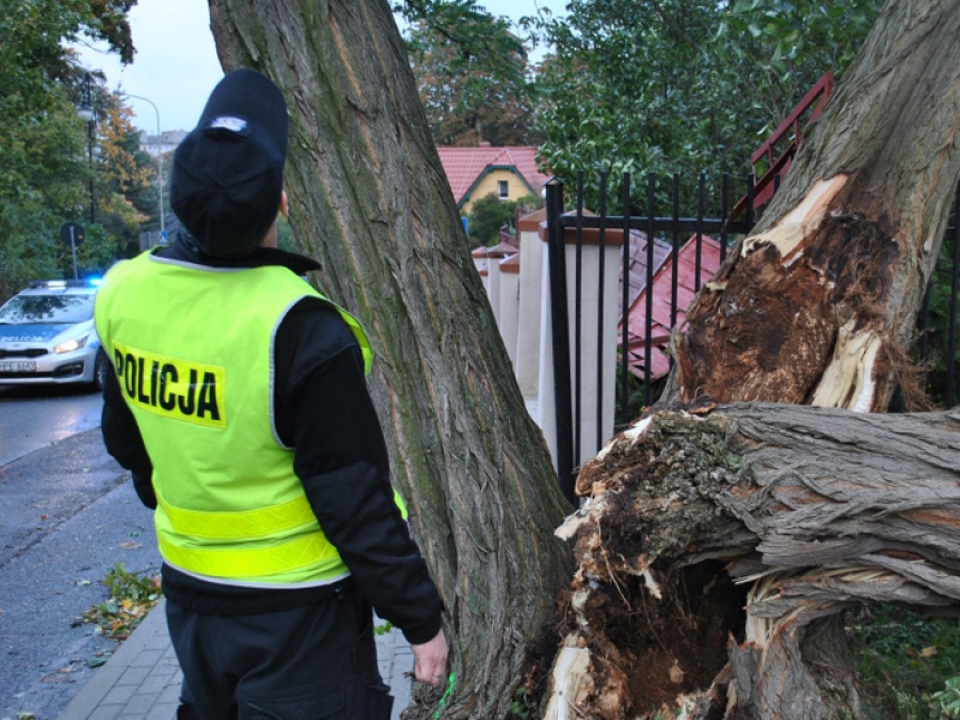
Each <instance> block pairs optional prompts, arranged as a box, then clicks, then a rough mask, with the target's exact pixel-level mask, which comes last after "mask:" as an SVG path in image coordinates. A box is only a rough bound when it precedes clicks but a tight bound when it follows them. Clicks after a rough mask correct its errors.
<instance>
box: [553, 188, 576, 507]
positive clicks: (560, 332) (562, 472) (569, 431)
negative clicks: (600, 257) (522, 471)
mask: <svg viewBox="0 0 960 720" xmlns="http://www.w3.org/2000/svg"><path fill="white" fill-rule="evenodd" d="M562 215H563V185H560V184H556V183H551V184H549V185H547V253H548V258H547V260H548V268H549V276H550V307H551V308H552V311H551V313H550V328H551V331H552V333H553V389H554V397H555V403H556V407H555V414H556V423H557V458H556V460H557V480H558V482H559V483H560V490H561V491H562V492H563V494H564V496H565V497H566V498H567V500H569V501H570V504H571V505H574V506H575V505H576V494H575V492H574V485H575V478H574V475H573V403H572V398H571V391H570V320H569V317H568V314H567V272H566V262H565V260H566V257H565V256H566V248H565V244H564V239H563V224H562V221H561V216H562Z"/></svg>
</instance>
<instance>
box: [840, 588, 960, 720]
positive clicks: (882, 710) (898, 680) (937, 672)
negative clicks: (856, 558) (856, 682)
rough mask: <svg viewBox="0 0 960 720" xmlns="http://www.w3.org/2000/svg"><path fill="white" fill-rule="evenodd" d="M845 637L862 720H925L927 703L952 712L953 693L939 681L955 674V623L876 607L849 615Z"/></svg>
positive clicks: (959, 637)
mask: <svg viewBox="0 0 960 720" xmlns="http://www.w3.org/2000/svg"><path fill="white" fill-rule="evenodd" d="M847 634H848V637H849V639H850V649H851V653H852V655H853V659H854V664H855V666H856V668H857V673H858V675H859V679H860V683H861V687H862V689H861V693H860V694H861V700H862V701H863V705H864V712H865V714H866V717H867V718H870V720H887V719H890V720H893V719H894V718H896V719H902V720H921V719H923V720H926V719H927V718H929V717H931V715H930V709H931V703H932V704H933V707H934V708H935V709H936V708H937V707H938V706H939V707H940V708H947V707H952V703H953V702H954V691H953V690H952V689H951V686H949V685H947V686H946V687H945V682H946V681H947V680H949V679H951V678H956V677H957V676H958V675H960V622H958V620H957V619H955V618H932V619H931V618H922V617H920V616H918V615H916V614H915V613H913V612H910V611H909V610H906V609H903V608H898V607H895V606H892V605H882V606H879V607H874V608H863V609H859V610H857V611H855V612H852V613H851V615H850V616H849V618H848V621H847ZM938 693H942V694H938ZM937 712H938V713H939V712H940V711H939V710H937ZM932 717H934V718H941V717H944V718H946V717H951V716H950V715H942V714H934V715H933V716H932Z"/></svg>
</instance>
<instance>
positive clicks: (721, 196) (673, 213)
mask: <svg viewBox="0 0 960 720" xmlns="http://www.w3.org/2000/svg"><path fill="white" fill-rule="evenodd" d="M617 180H619V181H620V187H619V193H617V195H618V197H616V198H614V199H613V202H611V197H610V195H611V193H610V188H609V183H610V178H609V177H608V176H607V174H605V173H601V174H600V178H599V192H596V193H595V194H594V201H596V202H597V203H598V207H597V208H596V210H597V214H596V215H592V214H590V213H588V212H587V211H586V209H585V207H584V176H583V173H580V174H579V175H578V178H577V188H576V191H575V193H574V195H573V204H574V209H573V210H572V211H569V212H564V188H563V186H562V185H560V184H556V183H553V184H550V185H548V186H547V196H546V210H547V233H548V239H547V242H548V247H549V265H548V272H549V283H550V292H551V301H550V305H551V321H550V322H551V329H552V332H553V345H554V347H553V351H554V358H553V367H554V394H555V398H556V424H557V444H556V451H557V458H556V460H557V467H558V477H559V480H560V485H561V488H562V489H563V491H564V493H565V494H566V495H567V497H568V498H569V499H570V500H571V501H573V499H574V491H573V484H574V480H575V466H576V465H577V463H578V459H577V458H576V457H575V454H576V453H579V452H580V448H582V447H583V445H582V444H581V442H582V440H583V438H581V423H580V417H581V414H582V410H583V402H584V398H585V397H586V398H587V399H588V400H592V401H595V402H596V403H597V404H598V407H597V413H596V415H597V418H598V427H597V438H596V448H595V449H594V452H596V451H599V450H600V448H601V447H602V444H603V442H605V441H606V439H607V438H602V437H601V433H600V424H601V422H602V421H601V419H602V418H603V417H607V418H608V419H609V413H612V414H614V416H615V417H616V418H618V419H619V422H620V423H624V422H629V421H630V420H632V419H633V418H632V417H631V409H632V408H633V410H634V411H635V410H636V409H638V408H639V407H640V406H642V405H649V404H650V403H651V402H653V401H655V400H656V393H657V392H659V388H658V384H657V378H656V377H654V376H653V371H652V365H653V362H652V357H653V354H654V353H655V352H656V349H655V347H654V340H655V339H656V338H655V337H654V319H653V316H654V310H653V308H654V302H655V301H656V300H658V298H655V292H654V290H655V286H654V276H655V274H656V272H657V270H658V269H659V268H658V267H657V262H656V260H655V252H656V249H657V246H658V243H659V245H660V247H661V249H662V251H663V252H665V253H666V255H667V256H668V257H669V258H670V264H669V266H670V268H671V269H670V273H671V277H670V293H669V300H668V301H669V304H670V320H669V329H672V328H673V327H675V326H676V324H677V317H678V313H680V312H683V311H684V310H685V307H681V306H680V304H679V302H678V295H679V289H680V287H679V282H680V272H679V267H680V263H679V253H680V249H681V245H682V244H683V243H684V242H685V241H686V240H687V239H688V238H692V239H691V240H690V243H692V247H693V253H694V263H695V271H694V272H693V278H694V287H693V288H692V289H693V291H694V292H696V291H698V290H699V289H700V282H701V274H702V260H703V252H704V237H707V236H709V237H710V238H713V239H714V240H716V241H717V242H718V244H719V256H720V257H719V259H720V263H722V262H723V260H724V258H725V256H726V253H727V252H728V250H729V248H730V246H731V244H732V242H733V240H734V238H735V236H737V235H741V234H744V233H748V232H749V231H750V229H751V228H752V227H753V225H754V222H755V208H754V187H753V180H752V178H747V179H745V180H744V179H739V178H731V177H730V176H723V177H722V178H720V183H719V188H715V189H713V192H711V193H708V188H707V182H706V177H705V176H703V175H701V176H700V177H699V178H698V179H697V182H696V183H694V184H692V185H691V184H686V185H685V186H684V188H685V190H686V193H687V195H688V196H692V197H693V200H694V202H695V204H696V207H697V210H696V212H695V213H687V214H682V213H681V208H680V205H681V200H680V198H681V196H682V193H681V183H680V178H679V177H678V176H677V175H674V176H672V178H668V180H667V182H666V183H665V182H663V180H662V179H659V178H658V177H657V176H655V175H654V174H648V175H646V176H645V182H644V183H642V184H641V187H640V188H639V189H640V190H641V191H642V192H640V193H634V192H633V189H632V187H631V176H630V175H629V174H625V175H623V177H622V178H617ZM737 190H739V191H740V192H737ZM741 193H742V196H741ZM638 196H639V197H642V198H644V199H643V200H642V201H641V202H639V203H638V202H637V200H636V198H637V197H638ZM665 196H666V197H665ZM738 200H739V202H738ZM608 204H610V205H615V204H617V205H619V210H620V212H619V214H610V213H608V207H607V206H608ZM638 205H640V206H645V207H643V210H642V211H641V212H637V207H638ZM665 207H667V208H669V209H668V210H667V212H666V213H664V209H665ZM735 208H736V210H735ZM958 209H960V185H958V188H957V197H956V200H955V204H954V211H953V215H952V225H951V227H950V228H949V229H948V231H947V237H946V238H945V241H944V244H943V249H942V250H941V254H940V257H939V259H938V264H937V269H936V272H935V275H934V280H933V282H931V284H930V287H929V288H928V290H927V294H926V296H925V298H924V302H923V306H922V309H921V312H920V315H919V318H918V334H917V338H918V342H917V346H916V348H915V349H914V350H915V355H916V359H917V361H918V362H919V363H921V364H923V363H930V362H934V363H937V365H938V367H937V369H936V370H935V371H933V372H931V373H928V377H932V378H933V380H934V381H935V382H936V383H937V391H936V393H935V395H936V397H937V399H938V400H939V401H940V402H941V403H942V404H943V405H945V406H946V407H952V406H953V405H954V403H955V402H956V370H957V305H958V295H960V223H958V222H957V216H958ZM740 211H742V212H740ZM568 229H570V230H572V231H573V233H574V234H575V238H576V240H575V253H574V257H575V261H574V263H573V267H571V268H568V267H567V266H566V261H565V251H564V247H565V235H567V236H568V235H569V233H567V230H568ZM585 230H596V231H597V232H598V235H599V245H600V249H601V251H602V250H603V249H604V246H605V234H606V232H607V231H610V230H614V231H618V233H622V234H621V235H620V237H621V242H622V250H623V255H622V259H621V261H620V267H619V268H612V269H608V268H605V267H604V264H603V262H602V260H601V263H600V266H599V272H600V286H601V287H602V286H603V280H604V275H605V273H606V272H620V273H621V278H622V280H621V291H622V297H621V298H620V306H621V328H622V331H621V336H620V348H619V360H618V366H617V368H615V369H614V368H610V369H609V370H610V371H614V372H616V373H617V393H616V395H617V397H616V400H615V402H614V403H613V405H614V407H603V404H604V397H603V392H602V387H603V372H604V370H605V369H604V368H602V367H601V368H600V370H599V373H600V375H599V377H598V378H597V386H596V388H586V389H585V388H584V387H583V382H582V378H581V373H580V368H581V365H582V363H581V359H582V357H583V356H584V353H587V352H593V351H594V348H595V349H596V351H597V352H599V353H601V354H602V350H603V343H602V340H601V333H602V328H603V320H604V319H603V316H602V313H603V305H602V303H601V304H600V311H599V312H600V317H599V318H597V321H598V322H597V327H598V328H599V330H598V333H597V337H596V338H592V337H591V338H587V337H584V331H583V328H584V324H585V323H584V318H583V317H582V313H581V306H582V300H583V297H582V292H583V290H582V287H583V267H582V262H581V258H582V252H583V235H584V231H585ZM631 231H639V232H640V233H643V234H644V235H645V237H644V242H645V251H646V263H645V272H646V278H645V282H644V283H642V285H643V287H644V291H643V295H644V300H645V307H644V313H645V325H644V328H643V332H642V338H643V345H642V347H639V348H635V347H633V346H631V345H630V333H629V332H628V328H629V320H630V304H631V298H630V292H631V289H630V283H629V272H628V271H629V264H630V260H631V256H630V253H631V249H632V243H631V241H630V236H631ZM664 244H665V245H666V247H664ZM600 255H601V258H602V256H603V253H602V252H601V253H600ZM662 260H663V262H661V265H662V266H663V267H667V263H666V261H665V260H666V258H662ZM570 272H572V273H574V279H573V283H572V287H573V288H574V293H575V297H574V298H573V302H572V303H570V304H569V307H572V308H573V312H574V317H573V323H572V325H571V322H570V317H569V314H568V300H569V298H568V297H567V287H568V285H567V274H568V273H570ZM663 300H664V298H659V301H660V302H662V301H663ZM571 331H572V337H571ZM571 353H572V355H571ZM631 355H633V356H634V357H637V358H639V361H638V362H637V363H636V365H639V366H640V367H642V368H643V370H642V373H639V372H638V373H636V374H634V373H631V370H630V367H631V362H630V358H631ZM671 362H672V361H671ZM605 414H606V415H605Z"/></svg>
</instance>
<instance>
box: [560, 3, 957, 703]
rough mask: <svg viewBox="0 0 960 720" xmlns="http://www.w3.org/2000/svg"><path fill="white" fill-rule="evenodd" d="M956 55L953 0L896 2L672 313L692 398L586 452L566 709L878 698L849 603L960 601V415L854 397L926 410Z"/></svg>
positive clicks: (566, 654)
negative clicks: (929, 295)
mask: <svg viewBox="0 0 960 720" xmlns="http://www.w3.org/2000/svg"><path fill="white" fill-rule="evenodd" d="M958 54H960V0H936V1H927V0H924V1H921V0H898V1H889V2H887V3H886V4H885V6H884V8H883V10H882V11H881V13H880V15H879V17H878V19H877V22H876V23H875V25H874V28H873V29H872V31H871V33H870V36H869V37H868V39H867V41H866V44H865V46H864V48H863V49H862V51H861V52H860V54H859V55H858V57H857V59H856V60H855V61H854V63H853V64H852V65H851V67H850V68H849V69H848V70H847V72H846V73H845V75H844V76H843V78H842V79H841V80H840V82H839V83H838V86H837V91H836V93H835V94H834V97H833V98H832V99H831V101H830V104H829V105H828V106H827V108H826V110H825V111H824V114H823V115H822V116H821V118H820V120H819V121H818V122H817V125H816V127H815V130H814V132H813V133H812V135H811V136H810V137H809V138H807V139H806V140H805V142H804V145H803V146H802V148H801V150H800V152H799V154H798V156H797V158H796V160H795V162H794V164H793V166H792V167H791V169H790V173H789V175H788V176H787V179H786V182H785V184H784V186H783V188H781V190H780V192H779V193H778V195H777V196H776V197H775V198H774V201H773V202H772V204H771V206H770V207H769V208H768V209H767V211H766V212H765V214H764V217H763V218H762V220H761V222H760V223H759V224H758V226H757V227H756V228H755V230H754V232H753V233H752V234H751V235H750V236H749V237H745V238H743V239H742V240H741V241H740V242H739V243H738V244H737V245H736V247H735V248H734V250H733V251H732V252H731V254H730V256H729V257H728V259H727V261H726V262H725V263H724V265H723V267H721V269H720V271H719V272H718V274H717V275H716V276H715V277H714V278H713V280H712V281H711V282H710V283H708V284H707V285H706V286H705V287H704V289H703V290H702V291H701V292H700V293H699V295H698V296H697V298H696V299H695V301H694V303H693V304H692V306H691V308H690V309H689V311H688V312H687V315H686V320H685V325H684V326H683V328H681V330H680V331H678V332H677V333H676V335H675V339H674V350H675V353H674V357H675V360H676V364H675V368H674V372H673V374H672V375H671V378H670V380H669V382H668V388H667V391H666V393H665V396H664V398H665V400H667V401H675V402H678V403H680V404H677V405H674V406H669V405H667V406H666V408H668V409H664V408H663V407H661V409H659V410H657V411H654V412H653V413H652V414H651V415H650V416H649V417H646V418H644V419H643V420H641V421H640V422H639V423H638V424H637V425H635V426H634V427H633V428H632V429H630V430H628V431H627V432H625V433H624V434H622V435H620V436H618V438H617V439H616V440H615V441H613V442H612V444H611V445H610V446H608V448H607V449H605V450H604V451H603V452H602V453H601V454H600V455H599V456H598V457H597V458H596V459H595V460H594V461H592V462H590V463H588V464H587V465H586V466H585V467H584V468H583V469H582V471H581V473H580V476H579V479H578V483H577V488H578V492H579V493H581V494H582V495H583V496H585V497H586V498H587V500H586V503H585V505H584V507H583V508H582V509H581V510H580V512H578V513H577V515H575V516H573V517H572V518H571V519H570V520H568V522H567V523H565V525H564V526H563V528H562V529H561V531H560V534H561V535H562V536H564V537H576V556H577V561H578V569H577V571H576V574H575V576H574V580H573V582H572V584H571V587H570V589H569V598H568V601H567V603H566V606H565V607H566V612H565V618H564V621H565V624H564V631H565V632H564V639H563V647H562V648H561V651H560V654H559V656H558V658H557V660H556V662H555V663H554V666H553V670H552V676H551V684H550V690H549V691H548V698H549V699H548V704H547V712H546V714H547V716H548V717H549V718H567V717H569V718H573V717H577V718H603V719H604V720H613V719H619V718H633V717H637V716H640V717H653V715H654V713H655V712H656V711H658V710H660V709H663V708H666V709H669V710H673V711H677V712H679V713H680V714H681V716H682V717H687V718H698V719H700V720H720V719H721V718H724V719H731V720H732V719H734V718H736V719H748V718H749V719H750V720H774V719H784V720H793V719H798V720H799V719H802V720H808V719H815V718H830V719H831V720H832V719H834V718H836V719H838V720H839V718H851V717H852V718H862V717H863V712H862V710H861V707H860V701H859V698H858V695H857V690H856V683H855V679H854V676H853V672H852V669H851V667H850V660H849V657H848V656H847V649H846V642H845V638H844V635H843V628H842V623H841V615H840V613H841V611H842V610H844V609H845V608H847V607H850V606H852V605H856V604H858V603H867V602H878V601H879V602H894V603H902V604H906V605H909V606H912V607H917V608H922V609H927V610H929V609H934V610H941V611H942V610H946V609H951V608H955V607H956V602H957V600H958V599H960V577H958V572H957V571H958V567H960V555H958V550H960V543H958V539H960V536H958V529H960V502H958V501H960V435H958V434H957V433H958V429H960V413H957V412H956V411H955V412H953V413H940V414H916V415H865V414H862V413H867V412H870V413H882V412H883V411H885V410H886V408H887V407H888V404H889V402H890V399H891V396H892V395H893V393H894V391H895V390H896V388H898V387H899V388H901V389H902V390H903V391H904V395H905V397H906V400H907V402H908V404H910V405H911V406H912V407H922V406H923V397H922V395H921V394H920V393H919V392H916V390H917V384H916V382H915V379H916V374H917V368H916V367H915V365H914V364H913V362H912V361H911V360H910V358H909V355H908V353H907V350H906V348H908V347H909V346H910V344H911V341H912V334H913V328H914V327H915V318H916V314H917V310H918V308H919V307H920V303H921V299H922V297H923V293H924V291H925V289H926V286H927V284H928V282H929V278H930V276H931V273H932V270H933V267H934V263H935V262H936V258H937V256H938V253H939V248H940V244H941V241H942V238H943V234H944V230H945V228H946V224H947V219H948V215H949V211H950V204H951V203H950V201H951V199H952V198H953V195H954V192H955V188H956V183H957V177H958V173H960V68H958V66H957V65H956V63H955V62H953V61H952V58H954V57H956V56H957V55H958ZM704 397H708V398H713V399H715V401H706V402H704V401H703V400H702V398H704ZM761 401H766V402H768V403H782V404H750V405H740V404H733V403H744V402H761ZM716 402H721V403H724V405H723V406H722V407H721V408H720V409H718V410H713V407H714V406H715V405H716ZM682 403H686V404H682ZM691 403H694V404H695V405H696V406H694V405H692V404H691ZM786 403H793V404H792V405H788V404H786ZM811 405H813V406H819V407H810V406H811ZM670 407H673V409H669V408H670ZM825 408H841V409H842V410H827V409H825ZM852 411H856V412H852Z"/></svg>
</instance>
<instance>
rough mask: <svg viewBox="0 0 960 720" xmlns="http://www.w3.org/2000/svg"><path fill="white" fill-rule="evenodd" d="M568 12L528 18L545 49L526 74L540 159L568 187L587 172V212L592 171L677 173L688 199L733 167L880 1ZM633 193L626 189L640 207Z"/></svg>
mask: <svg viewBox="0 0 960 720" xmlns="http://www.w3.org/2000/svg"><path fill="white" fill-rule="evenodd" d="M567 9H568V11H569V14H568V15H567V16H566V17H564V18H561V19H542V20H540V21H539V23H538V24H537V28H538V31H539V33H540V34H541V36H542V38H544V39H545V40H546V41H548V42H550V43H552V44H553V45H554V47H555V54H554V55H553V56H552V57H551V58H548V60H547V61H545V62H544V64H543V67H542V73H541V77H540V79H539V81H538V84H539V86H540V93H541V97H542V98H543V100H544V102H543V108H542V110H541V111H540V112H539V113H538V116H537V119H538V124H539V125H540V127H541V128H542V130H543V131H544V132H545V133H546V135H547V137H548V142H547V144H546V146H545V147H544V148H543V149H542V156H543V157H544V159H545V162H546V164H547V165H548V166H549V167H550V169H551V170H552V171H553V172H554V173H556V174H557V175H558V177H559V178H560V179H561V180H562V181H563V182H564V183H565V184H567V185H568V186H572V185H573V183H574V181H575V178H576V172H577V171H578V170H584V171H588V172H592V173H593V174H592V177H591V179H590V180H589V181H588V184H587V187H586V190H587V197H588V204H590V205H593V206H594V207H595V206H596V203H597V197H598V181H597V180H596V172H595V171H596V170H599V169H603V168H606V169H609V171H610V176H611V180H612V181H614V180H615V179H618V178H620V177H621V176H622V174H623V173H624V172H630V173H637V172H656V173H658V174H670V173H673V172H679V173H680V174H681V178H682V179H683V181H684V183H685V184H684V186H683V187H682V193H683V196H684V197H685V198H687V199H690V198H693V197H694V183H695V182H696V176H697V175H698V174H699V172H700V171H701V170H705V171H706V172H707V173H709V174H710V175H711V176H717V175H719V174H721V173H723V172H730V173H734V174H738V175H745V174H746V173H747V172H749V171H750V168H749V156H750V153H751V152H752V151H753V150H754V149H755V148H756V147H757V146H758V145H759V144H760V142H761V141H762V140H763V138H764V136H765V135H766V134H768V133H769V132H770V130H771V129H773V128H775V127H776V126H777V125H779V123H780V122H781V120H782V119H783V118H784V117H785V115H786V114H787V113H789V112H790V110H791V109H792V108H793V107H794V106H795V105H796V103H797V101H799V100H800V99H801V98H802V97H803V95H804V94H805V93H806V92H807V90H808V89H809V88H810V87H811V86H812V85H813V84H814V83H815V82H816V80H817V79H818V78H819V77H820V75H822V74H823V72H825V71H826V70H834V72H835V73H841V72H842V71H843V69H844V68H845V67H846V65H847V64H848V63H849V61H850V59H851V58H852V57H853V54H854V53H855V52H856V51H857V50H858V49H859V47H860V45H861V43H862V41H863V39H864V38H865V37H866V33H867V31H868V30H869V27H870V25H871V23H872V21H873V19H874V17H875V15H876V12H877V9H878V3H877V2H876V1H875V0H841V2H837V3H833V4H832V5H828V6H824V5H822V4H819V3H813V2H810V1H809V0H796V1H794V2H787V1H786V0H740V1H739V2H731V3H716V2H713V0H572V1H571V2H570V3H568V5H567ZM838 14H842V15H843V17H842V18H839V17H837V16H838ZM718 28H719V31H718ZM612 190H613V192H615V193H616V192H617V188H616V187H615V183H614V187H613V188H612ZM644 196H645V191H644V190H643V189H642V188H641V189H638V186H637V185H636V184H635V186H634V198H635V200H636V201H637V202H639V203H640V205H641V207H643V206H644V203H643V202H642V201H639V200H638V199H639V198H643V197H644ZM684 204H685V205H686V204H688V203H686V202H685V203H684Z"/></svg>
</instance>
